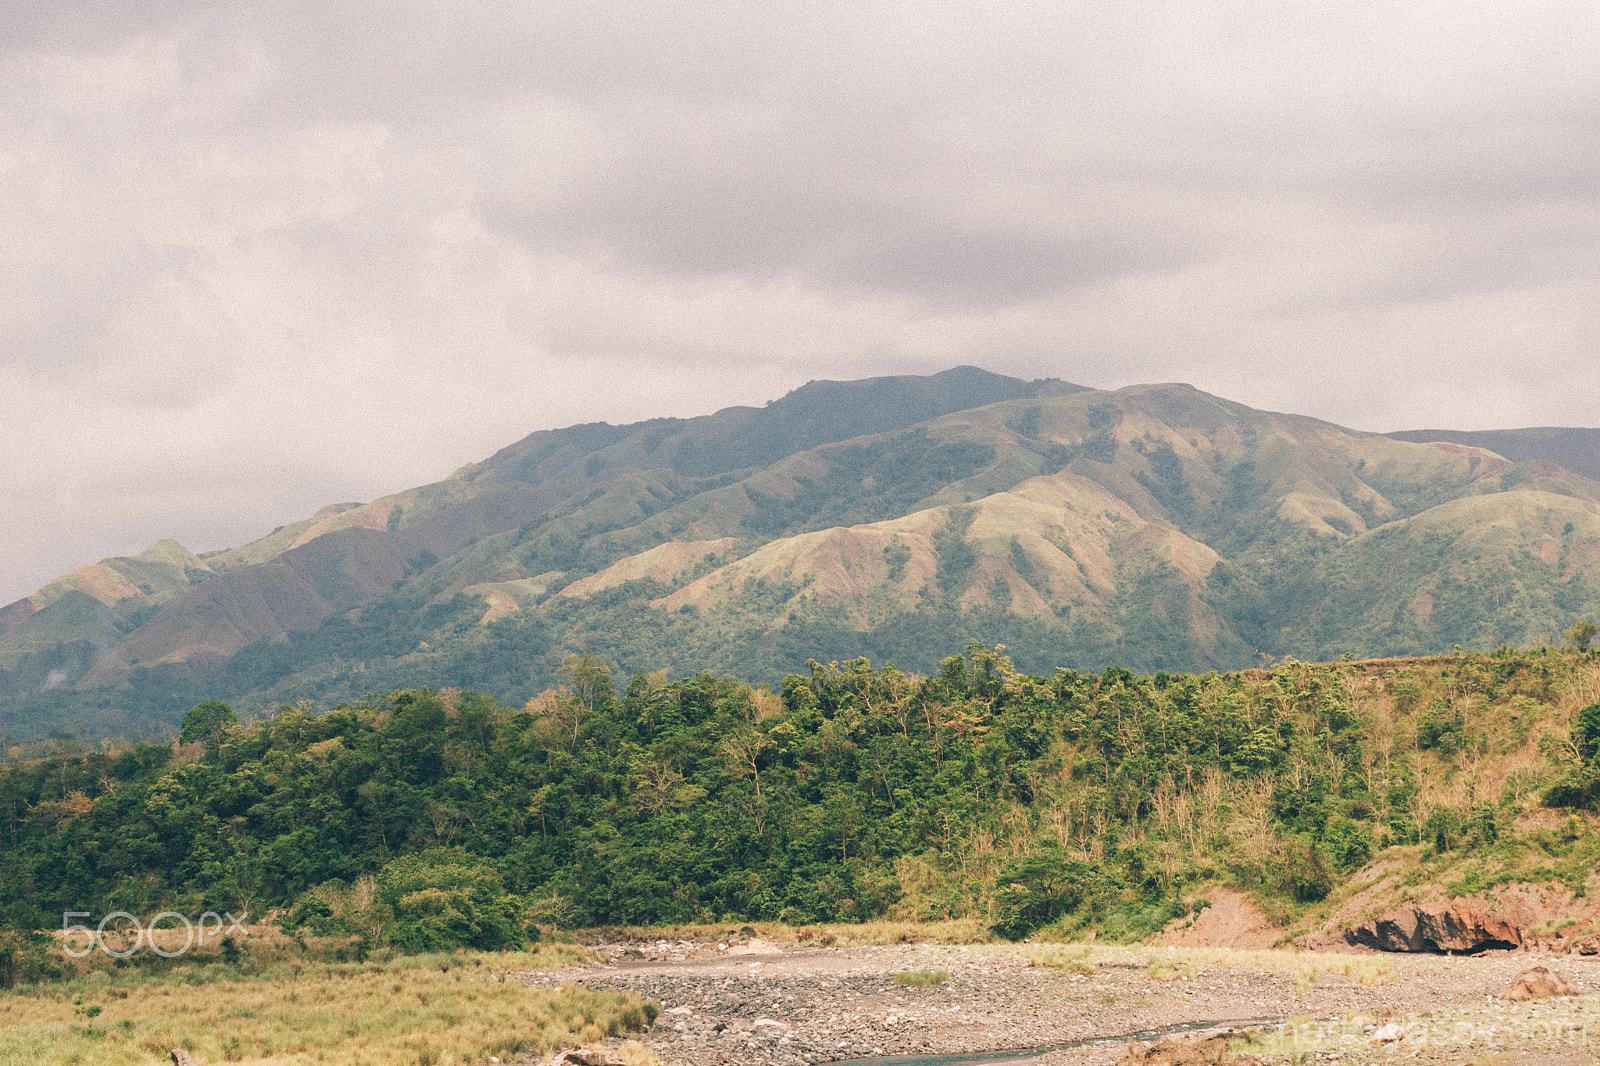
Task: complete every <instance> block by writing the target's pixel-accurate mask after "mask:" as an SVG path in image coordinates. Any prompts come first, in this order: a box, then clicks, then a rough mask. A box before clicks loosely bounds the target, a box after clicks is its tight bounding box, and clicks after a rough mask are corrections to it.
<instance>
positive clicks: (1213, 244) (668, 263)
mask: <svg viewBox="0 0 1600 1066" xmlns="http://www.w3.org/2000/svg"><path fill="white" fill-rule="evenodd" d="M1596 54H1600V11H1597V9H1596V8H1595V7H1594V5H1593V4H1592V3H1588V2H1571V3H1565V2H1554V0H1552V2H1536V3H1532V4H1525V5H1502V6H1501V7H1499V8H1496V9H1492V10H1491V9H1482V8H1480V9H1476V10H1472V11H1469V10H1468V9H1466V8H1463V7H1462V6H1461V5H1453V4H1444V3H1419V4H1413V5H1407V6H1405V7H1404V8H1395V7H1394V6H1393V5H1375V4H1373V5H1341V6H1339V7H1337V8H1334V7H1321V8H1319V7H1315V6H1305V5H1300V6H1294V5H1282V4H1273V3H1266V2H1264V0H1261V2H1242V0H1240V2H1220V0H1219V2H1213V3H1207V4H1200V5H1195V4H1172V3H1157V2H1143V0H1134V2H1131V3H1127V4H1119V5H1105V4H1089V3H1068V4H1062V3H1049V4H1046V3H1031V4H1021V5H1011V6H1009V7H1006V8H995V7H994V6H993V5H980V4H976V3H972V2H969V0H953V2H948V3H926V4H917V5H912V4H903V3H881V4H869V5H862V4H859V3H857V4H845V3H816V2H811V3H805V4H796V5H787V6H785V5H778V6H770V5H769V6H768V7H767V8H760V7H756V6H752V5H749V4H740V3H733V2H731V0H716V2H710V0H703V2H694V3H686V4H677V5H648V4H637V3H631V2H624V3H605V4H601V3H578V2H565V3H563V2H552V3H541V4H530V5H510V4H487V5H476V6H472V5H469V6H467V7H463V6H462V5H448V4H444V3H439V2H428V3H422V2H415V3H384V4H378V3H361V2H355V3H342V4H331V5H330V4H326V3H311V2H309V0H286V2H284V3H278V4H255V3H245V2H240V0H218V2H215V3H198V2H193V0H189V2H180V0H170V2H169V0H143V2H140V3H122V2H118V0H94V2H88V0H84V2H78V3H70V2H60V0H57V2H44V3H30V4H22V3H17V2H14V0H13V2H5V3H0V95H3V98H4V99H6V100H7V102H8V106H7V108H5V109H4V110H0V227H3V229H0V231H3V232H4V233H5V234H6V236H7V240H6V242H5V243H4V244H3V245H0V290H3V291H4V292H5V293H6V296H5V299H4V300H3V301H0V397H4V400H5V409H6V411H7V414H8V417H7V430H8V432H6V433H4V434H0V484H3V486H4V488H5V500H6V502H7V507H6V508H4V510H3V513H0V544H4V545H6V549H5V551H4V553H3V554H0V602H4V601H7V600H9V599H11V598H13V597H15V596H17V595H21V594H24V593H26V592H27V591H29V590H30V589H31V588H33V587H35V586H37V585H38V584H40V583H41V582H42V581H43V580H45V579H47V578H48V577H50V576H52V575H53V574H54V573H57V572H59V571H61V570H63V569H65V568H67V567H68V566H71V565H74V564H77V563H81V562H86V561H91V560H93V559H94V558H97V557H99V556H101V555H105V554H110V553H113V552H127V551H136V550H138V549H139V548H141V547H142V546H143V545H144V544H146V543H148V542H149V541H151V540H154V539H156V538H157V537H158V536H163V535H176V536H178V537H179V539H181V540H184V541H185V543H188V544H190V546H191V547H194V548H197V549H207V548H216V547H221V546H224V545H227V544H231V543H236V542H238V541H240V540H242V539H248V538H249V537H251V536H254V535H258V534H260V533H263V532H265V531H266V530H269V529H271V528H272V527H274V526H276V525H278V524H280V523H282V522H284V521H288V520H291V519H293V518H295V517H298V516H300V515H301V514H303V513H304V512H306V511H308V510H310V509H312V508H314V507H315V506H317V505H319V504H322V503H326V502H330V501H333V500H337V499H349V498H370V497H371V496H373V495H376V494H379V493H382V492H384V491H392V490H395V489H399V488H402V487H406V486H408V485H411V484H415V483H417V482H420V481H423V480H425V479H429V478H435V477H439V476H442V475H443V474H444V473H447V472H448V471H449V470H450V469H452V468H454V467H455V466H457V465H459V464H461V463H462V462H466V461H468V460H471V459H474V458H479V457H481V456H483V455H485V454H487V453H488V452H490V451H493V450H494V449H495V448H497V447H499V446H501V445H503V444H505V443H507V442H509V441H510V440H513V439H515V438H517V437H519V436H521V435H522V434H524V433H526V432H528V431H530V430H532V429H535V428H540V427H546V426H552V425H560V424H566V423H570V422H575V421H580V420H592V419H608V420H611V421H623V420H629V419H634V418H642V417H649V416H652V415H657V414H694V413H699V412H702V411H705V410H709V409H711V408H714V407H718V406H722V405H725V404H729V403H760V402H762V401H764V400H766V399H769V398H771V397H772V396H774V395H776V394H777V393H779V392H781V391H782V390H784V389H786V388H789V387H793V386H795V385H798V384H801V383H803V382H804V381H806V380H808V379H810V378H815V377H849V376H860V375H866V374H872V373H889V372H908V371H912V372H914V371H924V372H925V371H931V370H936V369H939V368H942V367H944V366H948V365H950V364H952V363H955V362H976V363H979V364H981V365H985V366H988V367H991V368H992V369H995V370H999V371H1003V372H1010V373H1017V374H1021V375H1025V376H1039V375H1046V374H1049V375H1058V376H1062V377H1066V378H1068V379H1071V380H1077V381H1082V382H1084V383H1087V384H1093V385H1107V386H1111V385H1118V384H1123V383H1128V382H1132V381H1141V380H1187V381H1191V382H1193V383H1194V384H1196V385H1198V386H1200V387H1202V388H1208V389H1211V390H1213V391H1216V392H1221V393H1224V394H1226V395H1229V396H1230V397H1233V398H1235V399H1239V400H1241V401H1244V402H1247V403H1254V404H1258V405H1261V406H1267V407H1275V408H1278V409H1289V410H1300V411H1305V412H1308V413H1313V414H1317V415H1320V416H1323V417H1326V418H1330V419H1333V420H1335V421H1340V422H1344V423H1346V424H1352V425H1356V426H1358V427H1361V428H1371V429H1381V428H1398V427H1402V426H1408V425H1422V424H1432V425H1457V426H1462V427H1477V426H1506V425H1518V424H1524V425H1525V424H1563V423H1564V424H1594V423H1595V421H1596V415H1595V411H1594V409H1593V405H1592V401H1591V400H1590V399H1589V397H1592V396H1593V395H1595V389H1596V386H1600V371H1597V370H1596V368H1595V367H1596V364H1597V363H1600V360H1596V359H1595V358H1594V352H1595V341H1596V335H1597V332H1600V330H1597V319H1600V312H1597V310H1596V308H1597V301H1596V299H1595V297H1596V293H1597V288H1600V287H1597V282H1600V277H1597V275H1600V268H1597V265H1596V264H1597V263H1600V255H1597V254H1596V253H1597V250H1600V65H1597V64H1595V63H1594V61H1593V57H1594V56H1595V55H1596Z"/></svg>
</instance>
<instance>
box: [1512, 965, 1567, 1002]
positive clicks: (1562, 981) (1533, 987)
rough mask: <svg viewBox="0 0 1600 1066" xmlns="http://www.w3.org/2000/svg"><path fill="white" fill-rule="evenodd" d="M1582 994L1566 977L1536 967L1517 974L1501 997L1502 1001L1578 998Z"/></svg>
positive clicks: (1541, 967)
mask: <svg viewBox="0 0 1600 1066" xmlns="http://www.w3.org/2000/svg"><path fill="white" fill-rule="evenodd" d="M1577 995H1582V993H1581V992H1579V991H1578V989H1577V988H1576V987H1575V986H1574V985H1573V984H1572V983H1571V982H1570V981H1568V980H1567V979H1566V978H1565V977H1562V976H1561V975H1560V974H1558V973H1556V972H1555V971H1554V970H1550V969H1547V968H1545V967H1543V966H1534V967H1531V968H1529V969H1526V970H1523V971H1522V972H1521V973H1519V974H1517V976H1516V979H1515V980H1513V981H1512V982H1511V987H1509V988H1507V989H1506V990H1505V992H1504V993H1503V994H1502V995H1501V996H1500V998H1501V999H1517V1000H1521V999H1554V998H1555V997H1556V996H1577Z"/></svg>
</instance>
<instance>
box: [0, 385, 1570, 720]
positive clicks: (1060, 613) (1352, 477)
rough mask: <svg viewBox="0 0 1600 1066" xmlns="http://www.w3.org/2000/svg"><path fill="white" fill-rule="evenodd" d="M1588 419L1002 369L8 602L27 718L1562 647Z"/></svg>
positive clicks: (166, 554)
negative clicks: (991, 654) (404, 694)
mask: <svg viewBox="0 0 1600 1066" xmlns="http://www.w3.org/2000/svg"><path fill="white" fill-rule="evenodd" d="M1574 432H1577V431H1574ZM1513 436H1516V435H1515V434H1513ZM1570 436H1571V435H1570V434H1568V435H1567V436H1560V435H1558V436H1557V437H1549V435H1548V434H1546V435H1545V436H1540V435H1539V434H1538V433H1535V431H1526V433H1523V434H1522V436H1517V437H1516V441H1517V442H1518V448H1520V449H1522V450H1519V451H1517V452H1516V455H1517V456H1524V458H1521V459H1516V458H1513V457H1508V456H1506V455H1501V454H1497V453H1495V452H1493V451H1489V450H1485V449H1484V448H1481V447H1474V446H1467V445H1463V444H1458V443H1452V442H1449V441H1442V442H1439V441H1436V442H1432V443H1417V442H1412V441H1401V440H1397V439H1394V438H1392V437H1387V436H1380V435H1376V434H1369V433H1360V432H1355V431H1352V430H1346V429H1342V428H1340V427H1338V426H1334V425H1330V424H1329V423H1326V422H1321V421H1319V420H1316V419H1312V418H1305V417H1301V416H1295V415H1286V414H1274V413H1270V412H1263V411H1256V410H1253V409H1251V408H1248V407H1245V406H1243V405H1241V404H1237V403H1232V402H1230V401H1228V400H1225V399H1221V398H1218V397H1215V396H1209V395H1207V394H1205V393H1202V392H1199V391H1197V390H1195V389H1193V388H1190V387H1189V386H1184V385H1140V386H1132V387H1129V388H1125V389H1120V390H1116V391H1111V392H1102V391H1092V390H1086V389H1082V388H1080V387H1078V386H1074V385H1068V384H1066V383H1063V382H1059V381H1050V380H1047V381H1034V382H1024V381H1018V380H1016V379H1012V378H1006V377H1002V376H1000V375H994V374H988V373H985V372H984V371H981V370H977V369H974V368H971V367H965V368H957V369H955V370H951V371H947V372H945V373H943V374H937V375H933V376H932V377H928V378H912V377H907V378H881V379H872V380H868V381H860V382H813V383H812V384H810V385H807V386H806V387H804V388H802V389H799V390H796V391H795V392H793V393H791V394H790V395H788V396H786V397H784V398H782V399H780V400H777V401H775V402H773V403H771V404H769V405H768V406H766V407H764V408H761V409H754V408H731V409H729V410H726V411H722V412H718V413H717V414H715V415H710V416H706V417H704V418H697V419H689V420H681V419H657V420H652V421H649V422H642V423H637V424H635V425H631V426H610V425H606V424H593V425H584V426H573V427H569V428H567V429H562V430H556V431H547V432H540V433H535V434H533V435H531V436H530V437H528V438H526V439H525V440H523V441H520V442H518V443H517V444H515V445H512V446H511V447H509V448H506V449H504V450H502V451H501V452H499V453H496V454H495V455H493V456H491V457H490V458H488V459H487V460H485V461H483V462H481V463H475V464H471V465H469V466H466V467H463V468H462V469H461V470H459V471H457V472H456V473H455V474H453V475H452V476H451V477H449V478H447V479H446V480H444V481H442V482H439V483H437V484H434V485H428V486H423V487H421V488H418V489H413V490H409V491H407V492H402V493H399V494H396V495H394V496H389V497H384V498H382V499H379V500H375V501H372V502H370V503H366V504H339V505H334V506H330V507H328V508H325V509H323V510H322V511H320V512H318V514H316V515H314V516H312V517H311V518H309V519H306V520H305V521H302V522H298V523H294V524H291V525H289V526H286V527H284V528H282V529H280V530H276V531H274V532H273V533H271V534H269V535H268V536H267V537H264V538H262V539H261V540H259V541H256V542H254V543H252V544H249V545H246V546H243V547H241V548H237V549H232V550H229V551H223V552H216V553H210V554H207V555H206V556H204V557H203V558H202V557H197V556H194V555H191V554H190V553H188V552H187V551H185V550H184V549H183V548H182V547H181V546H179V545H176V544H174V543H172V542H170V541H163V542H162V543H160V544H158V545H156V546H154V547H153V548H151V549H150V550H149V551H147V552H145V553H142V554H141V555H139V556H137V557H133V558H128V559H110V560H106V561H104V562H102V563H100V564H96V565H94V566H89V567H84V568H81V569H79V570H75V571H73V572H72V573H70V574H67V575H64V576H63V577H62V578H60V579H58V580H57V581H54V582H52V583H50V584H49V585H46V586H45V587H44V588H43V589H41V590H39V592H37V593H35V594H34V595H32V596H30V597H26V598H25V599H23V600H21V601H18V602H17V603H15V604H12V605H10V606H9V607H6V608H4V609H3V610H0V732H9V733H10V734H11V735H12V736H14V737H29V736H38V735H42V734H46V733H48V732H50V731H52V730H56V731H65V732H66V733H71V732H75V731H76V732H80V733H82V734H84V735H86V736H89V737H96V736H107V735H138V734H142V735H153V734H155V735H159V734H160V733H161V732H162V731H163V730H164V729H170V728H171V727H173V726H174V725H176V723H177V721H178V719H179V717H181V715H182V714H183V713H184V711H185V710H187V709H188V708H189V707H191V706H193V705H194V704H196V703H198V702H200V701H201V700H203V699H206V698H209V697H213V696H216V697H221V698H224V699H227V700H230V701H232V702H233V703H234V704H236V705H238V706H239V707H240V708H241V709H242V710H245V711H248V712H251V713H256V712H262V711H267V710H270V709H272V708H274V707H277V706H278V705H280V704H282V703H297V702H299V701H301V700H305V699H312V700H317V701H320V705H322V706H330V705H332V704H334V703H337V702H339V701H341V700H350V699H356V698H359V697H360V696H362V695H363V694H365V693H368V692H390V691H394V690H396V689H402V688H416V687H421V686H432V687H436V688H438V687H447V686H448V687H456V688H462V689H473V690H477V691H481V692H486V693H491V694H493V695H495V696H496V697H498V698H500V699H503V700H505V701H507V702H508V703H510V704H512V705H521V704H522V703H524V702H525V701H526V700H527V699H529V698H530V697H532V696H534V695H536V694H537V693H538V692H540V691H542V690H543V689H544V688H546V687H548V686H549V685H550V684H551V683H553V681H554V680H555V677H556V674H557V672H558V671H559V669H560V668H561V664H562V663H563V662H564V661H565V660H566V658H567V657H568V656H569V655H572V654H593V655H598V656H601V657H602V658H604V659H606V660H607V661H609V662H612V663H615V664H617V666H618V667H619V668H620V670H621V671H623V672H624V673H625V674H633V673H650V672H654V671H658V670H666V671H668V672H669V673H670V674H672V675H674V676H682V675H684V674H686V673H689V672H692V671H695V670H699V669H710V670H713V671H718V672H721V673H728V674H737V675H739V676H741V677H745V678H749V679H751V680H767V681H773V682H775V681H777V680H778V679H779V678H782V677H783V676H785V675H786V674H788V673H789V672H791V671H794V670H797V669H801V668H802V665H803V664H804V663H805V662H806V661H807V660H808V659H816V660H818V661H831V660H834V659H838V660H845V659H848V658H850V657H852V656H857V655H867V656H870V657H871V658H873V659H874V660H875V661H883V660H890V661H893V662H895V663H896V664H898V665H899V666H900V667H901V668H903V669H907V670H916V671H919V672H922V673H932V672H934V671H936V670H937V669H938V666H939V663H938V659H939V657H940V655H941V654H942V652H943V650H947V649H950V648H959V647H962V646H964V645H965V644H966V643H967V642H969V641H971V640H974V639H984V640H990V641H1000V642H1003V643H1004V644H1005V645H1006V646H1007V648H1008V649H1009V651H1008V654H1009V655H1010V656H1011V658H1012V659H1013V660H1014V661H1015V662H1016V663H1017V664H1018V665H1019V667H1021V668H1022V669H1024V670H1026V671H1030V672H1033V673H1039V674H1049V673H1050V672H1051V671H1053V670H1054V669H1055V668H1056V667H1070V668H1072V669H1076V670H1080V671H1091V672H1098V671H1100V670H1102V669H1104V668H1105V667H1107V666H1108V665H1111V664H1119V665H1122V666H1125V667H1127V668H1129V669H1133V670H1140V671H1156V670H1167V671H1179V670H1189V671H1193V670H1207V669H1240V668H1244V667H1248V666H1250V665H1253V664H1255V663H1257V662H1259V661H1261V658H1262V657H1263V656H1265V657H1269V658H1283V657H1287V656H1292V657H1296V658H1299V659H1303V660H1319V659H1333V658H1337V657H1339V656H1340V655H1341V654H1345V653H1349V654H1352V655H1354V656H1356V657H1358V658H1370V657H1379V656H1412V655H1428V654H1438V653H1443V652H1448V651H1450V650H1451V649H1452V648H1453V647H1454V646H1456V645H1460V646H1462V647H1465V648H1468V649H1477V650H1487V649H1491V648H1494V647H1498V646H1500V645H1502V644H1512V645H1517V646H1527V645H1532V644H1538V643H1542V642H1549V641H1551V640H1552V639H1553V638H1555V636H1556V635H1557V634H1559V633H1561V632H1563V631H1564V630H1565V629H1566V628H1567V627H1568V626H1570V625H1571V624H1573V623H1574V622H1576V621H1577V620H1579V619H1581V618H1584V617H1589V616H1595V615H1600V483H1596V482H1595V481H1591V480H1589V479H1588V478H1587V477H1584V476H1582V474H1580V473H1575V472H1573V471H1572V470H1571V469H1568V468H1566V467H1563V466H1561V465H1559V464H1557V463H1555V462H1552V461H1550V460H1549V459H1548V458H1545V457H1540V456H1539V455H1538V454H1536V453H1538V451H1539V449H1540V448H1541V447H1546V446H1548V447H1547V450H1548V449H1550V448H1554V449H1555V451H1554V452H1551V454H1560V455H1562V456H1566V455H1568V454H1569V453H1570V454H1571V455H1573V456H1577V455H1578V454H1579V452H1578V451H1577V450H1574V449H1575V448H1576V445H1573V444H1572V441H1571V440H1569V439H1568V438H1569V437H1570ZM1547 438H1548V439H1547ZM1574 439H1575V438H1574ZM1508 447H1509V445H1508ZM1529 449H1531V451H1530V450H1529ZM1526 456H1533V457H1532V458H1527V457H1526ZM1574 461H1576V460H1574ZM1584 469H1588V468H1587V467H1585V468H1584Z"/></svg>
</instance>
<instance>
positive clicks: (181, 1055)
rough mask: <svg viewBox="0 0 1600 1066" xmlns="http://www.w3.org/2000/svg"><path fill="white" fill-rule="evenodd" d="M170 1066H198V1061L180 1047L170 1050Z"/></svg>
mask: <svg viewBox="0 0 1600 1066" xmlns="http://www.w3.org/2000/svg"><path fill="white" fill-rule="evenodd" d="M172 1066H200V1060H199V1059H197V1058H195V1057H194V1056H193V1055H191V1054H189V1053H188V1052H187V1051H185V1050H183V1048H181V1047H175V1048H173V1049H172Z"/></svg>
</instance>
